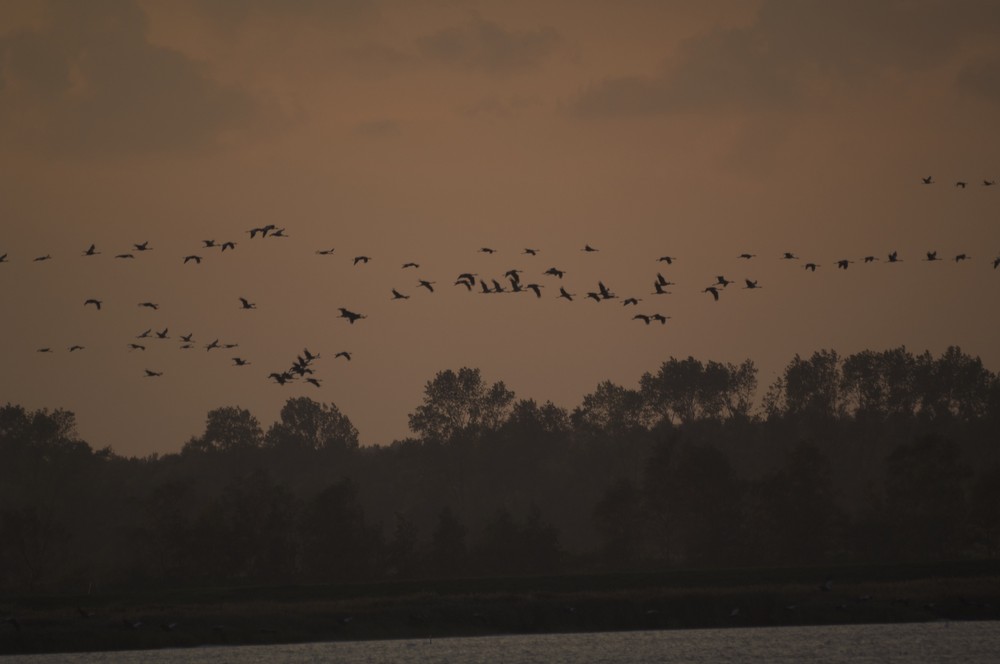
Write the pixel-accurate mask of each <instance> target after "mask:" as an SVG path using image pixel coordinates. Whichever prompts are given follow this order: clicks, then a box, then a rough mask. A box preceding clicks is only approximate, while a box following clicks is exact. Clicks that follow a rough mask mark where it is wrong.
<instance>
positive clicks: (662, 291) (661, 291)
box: [653, 281, 671, 295]
mask: <svg viewBox="0 0 1000 664" xmlns="http://www.w3.org/2000/svg"><path fill="white" fill-rule="evenodd" d="M653 289H654V291H653V295H671V292H670V291H668V290H667V289H666V288H664V287H663V284H661V283H660V282H659V281H654V282H653Z"/></svg>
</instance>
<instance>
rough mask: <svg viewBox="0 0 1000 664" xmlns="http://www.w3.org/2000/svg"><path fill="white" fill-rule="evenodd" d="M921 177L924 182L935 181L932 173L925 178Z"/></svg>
mask: <svg viewBox="0 0 1000 664" xmlns="http://www.w3.org/2000/svg"><path fill="white" fill-rule="evenodd" d="M920 179H921V181H923V183H924V184H933V183H934V179H933V178H932V177H931V176H930V175H928V176H927V177H925V178H920Z"/></svg>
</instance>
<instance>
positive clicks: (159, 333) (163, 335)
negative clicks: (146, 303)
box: [156, 327, 170, 339]
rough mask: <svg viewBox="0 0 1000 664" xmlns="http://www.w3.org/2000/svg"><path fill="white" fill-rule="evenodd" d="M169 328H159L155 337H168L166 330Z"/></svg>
mask: <svg viewBox="0 0 1000 664" xmlns="http://www.w3.org/2000/svg"><path fill="white" fill-rule="evenodd" d="M169 329H170V328H169V327H165V328H163V330H161V331H160V332H157V333H156V338H157V339H169V338H170V337H168V336H167V331H168V330H169Z"/></svg>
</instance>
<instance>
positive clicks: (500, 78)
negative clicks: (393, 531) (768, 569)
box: [0, 0, 1000, 455]
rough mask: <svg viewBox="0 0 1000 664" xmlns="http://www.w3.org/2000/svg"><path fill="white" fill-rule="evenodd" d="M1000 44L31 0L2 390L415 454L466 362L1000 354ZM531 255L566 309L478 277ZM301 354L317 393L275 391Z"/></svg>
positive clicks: (935, 21)
mask: <svg viewBox="0 0 1000 664" xmlns="http://www.w3.org/2000/svg"><path fill="white" fill-rule="evenodd" d="M998 36H1000V4H997V3H995V2H987V1H982V2H978V1H974V0H969V1H965V2H956V1H954V0H947V1H940V2H938V1H934V0H906V1H902V0H901V1H898V2H897V1H894V0H884V1H869V0H866V1H853V0H845V1H844V2H818V1H810V0H796V1H792V0H774V1H771V0H761V1H757V2H754V1H750V0H745V1H708V2H701V3H690V2H669V1H662V2H660V1H654V0H632V1H620V2H618V1H616V2H610V1H608V2H604V1H596V0H594V1H589V2H588V1H580V0H572V1H568V0H567V1H558V2H555V1H553V2H544V1H533V2H518V1H502V2H499V1H498V2H490V1H458V0H427V1H423V2H410V1H405V2H404V1H397V0H384V1H381V0H329V1H321V0H300V1H298V2H284V1H279V0H239V1H237V0H177V1H173V2H152V1H133V0H94V1H91V2H86V3H82V2H75V1H72V0H65V1H56V0H52V1H48V2H46V1H42V0H30V1H21V0H0V145H2V146H3V147H2V149H0V255H3V254H6V259H5V260H4V262H3V263H0V311H2V312H3V318H2V320H3V323H2V326H0V330H2V339H3V344H2V346H0V403H6V402H10V403H15V404H19V405H21V406H24V407H25V408H29V409H37V408H64V409H68V410H71V411H73V412H74V413H75V414H76V417H77V422H78V431H79V434H80V435H81V437H82V438H83V439H84V440H86V441H87V442H89V443H90V444H91V445H92V446H94V447H104V446H111V447H112V448H113V449H114V450H115V451H116V452H118V453H120V454H127V455H146V454H150V453H153V452H157V453H167V452H174V451H177V450H179V449H180V448H181V446H182V445H183V444H184V443H185V442H186V441H187V440H189V439H190V438H191V437H192V436H197V435H199V434H201V433H202V431H203V430H204V423H205V416H206V414H207V413H208V411H210V410H212V409H214V408H219V407H222V406H240V407H242V408H247V409H249V410H250V411H251V412H253V413H254V414H255V415H256V416H257V417H258V419H260V421H261V422H262V424H263V425H264V426H265V427H266V426H268V424H269V423H270V422H272V421H274V420H275V419H276V418H277V417H278V413H279V411H280V408H281V406H282V405H283V404H284V402H285V401H286V400H287V399H288V398H290V397H293V396H308V397H310V398H313V399H315V400H317V401H321V402H324V403H334V404H336V405H337V406H338V407H339V408H340V410H341V411H343V412H344V413H345V414H346V415H348V416H349V417H350V418H351V420H352V421H353V422H354V424H355V426H357V428H358V429H359V431H360V434H361V440H362V442H363V443H365V444H386V443H389V442H391V441H392V440H393V439H398V438H402V437H405V436H407V435H408V433H409V432H408V429H407V416H408V415H409V414H410V413H412V412H413V411H414V409H415V408H416V407H417V406H418V405H419V404H420V403H421V400H422V397H423V388H424V385H425V384H426V382H427V381H428V380H431V379H432V378H433V377H434V375H435V374H436V373H437V372H439V371H442V370H445V369H456V370H457V369H459V368H461V367H465V366H468V367H476V368H479V369H481V371H482V373H483V376H484V378H485V379H486V380H488V381H496V380H502V381H504V382H505V383H506V385H507V386H508V388H510V389H512V390H513V391H514V392H515V393H516V395H517V396H518V397H519V398H533V399H535V400H536V401H538V402H543V401H547V400H551V401H552V402H554V403H556V404H557V405H560V406H563V407H565V408H568V409H572V408H573V407H575V406H577V405H579V403H580V402H581V400H582V398H583V396H584V395H586V394H588V393H590V392H592V391H593V390H594V389H595V388H596V386H597V385H598V383H599V382H601V381H604V380H611V381H614V382H615V383H618V384H621V385H624V386H626V387H636V386H637V385H638V381H639V378H640V376H641V375H642V374H643V373H644V372H646V371H651V372H655V371H656V370H657V369H658V367H659V365H660V364H661V363H662V362H663V361H665V360H666V359H668V358H669V357H678V358H685V357H688V356H694V357H696V358H698V359H701V360H704V361H707V360H717V361H723V362H740V361H742V360H744V359H747V358H750V359H752V360H754V362H755V363H756V364H757V366H758V368H759V370H760V373H759V376H758V380H759V383H760V387H761V393H763V391H764V390H765V389H766V387H767V386H768V385H769V384H770V383H771V382H772V381H773V380H774V379H775V378H776V377H777V376H778V375H779V374H780V372H781V370H782V368H783V367H784V366H785V365H786V364H787V363H788V362H789V361H790V360H791V359H792V357H793V356H794V355H795V354H796V353H798V354H802V355H809V354H811V353H812V352H813V351H816V350H819V349H824V348H831V349H834V350H837V351H838V352H840V353H841V354H843V355H847V354H850V353H854V352H858V351H861V350H864V349H872V350H881V349H886V348H894V347H897V346H900V345H905V346H906V347H907V348H909V349H910V350H912V351H914V352H922V351H924V350H929V351H931V352H932V353H933V354H935V355H937V354H940V353H941V352H943V351H944V350H945V349H946V348H947V347H948V346H950V345H958V346H961V347H962V349H963V350H964V351H965V352H967V353H970V354H972V355H978V356H980V357H981V358H982V360H983V362H984V363H985V364H986V366H987V368H989V369H991V370H993V371H997V370H998V369H1000V344H997V343H996V330H997V328H998V323H1000V308H998V307H997V303H998V301H1000V299H998V298H1000V269H994V268H993V265H992V261H993V259H994V258H996V257H998V256H1000V221H998V220H1000V186H996V187H990V186H985V185H984V184H983V181H984V180H987V181H992V180H994V179H996V180H1000V129H998V123H997V118H998V117H1000V39H998V38H997V37H998ZM928 176H930V177H931V184H924V183H923V181H922V178H926V177H928ZM958 181H963V182H967V183H968V184H967V186H966V187H964V188H963V187H959V186H956V184H955V183H956V182H958ZM270 224H273V225H275V227H277V228H284V229H286V230H285V235H287V237H265V238H262V237H260V236H259V235H258V236H257V237H255V238H251V237H250V235H249V234H248V233H247V231H248V230H249V229H251V228H255V227H262V226H266V225H270ZM209 239H212V240H216V241H217V242H218V243H222V242H224V241H233V242H236V243H237V245H236V248H235V249H234V250H231V251H226V252H225V253H223V252H221V251H220V250H219V249H218V248H205V247H203V242H202V240H209ZM143 242H148V243H149V244H148V246H149V247H151V248H152V249H151V250H149V251H144V252H141V251H137V250H135V249H134V246H133V245H135V244H140V243H143ZM91 244H93V245H95V247H96V251H97V252H99V253H97V254H95V255H93V256H87V255H84V254H85V251H86V250H87V248H88V247H89V246H90V245H91ZM588 244H589V245H590V246H591V247H593V248H596V249H598V251H596V252H585V251H582V249H583V247H584V246H585V245H588ZM483 247H488V248H491V249H494V250H495V253H492V254H486V253H482V252H480V251H479V250H480V249H481V248H483ZM526 248H532V249H537V250H538V253H537V255H535V256H531V255H528V254H525V253H524V250H525V249H526ZM329 249H333V250H334V251H333V252H332V253H329V254H327V255H322V254H319V253H317V252H318V251H321V250H329ZM893 251H896V252H898V256H899V257H900V258H901V259H902V260H901V261H900V262H898V263H895V264H889V263H888V260H887V257H888V254H889V253H890V252H893ZM927 251H937V252H938V255H939V256H940V257H941V258H943V259H944V260H942V261H937V262H927V261H923V260H921V259H922V258H924V257H925V255H926V252H927ZM744 252H746V253H751V254H754V255H755V257H754V258H752V259H750V260H746V259H740V258H738V256H739V254H741V253H744ZM784 252H792V253H794V254H795V255H796V256H797V257H798V259H797V260H783V259H782V258H781V256H782V255H783V253H784ZM121 253H132V254H133V255H134V258H132V259H125V258H122V259H119V258H115V256H116V255H118V254H121ZM960 253H965V254H967V255H969V256H970V257H971V259H970V260H967V261H962V262H956V261H955V260H954V257H955V256H956V255H958V254H960ZM188 255H200V256H202V257H203V260H202V261H201V263H200V264H199V263H196V262H195V261H193V260H192V261H189V262H188V263H186V264H185V263H184V262H183V258H184V257H185V256H188ZM359 255H367V256H370V257H371V260H370V261H369V262H368V263H367V264H359V265H357V266H355V265H354V264H353V259H354V257H356V256H359ZM867 255H873V256H877V257H878V258H879V260H878V261H876V262H873V263H870V264H865V263H863V261H862V258H863V257H864V256H867ZM41 256H51V259H49V260H44V261H35V260H34V259H35V258H38V257H41ZM662 256H671V257H674V258H676V260H674V261H673V262H672V263H671V264H667V263H666V262H661V261H658V260H657V259H658V258H659V257H662ZM841 259H850V260H852V261H855V262H854V263H852V264H850V265H849V268H848V269H847V270H839V269H837V268H836V265H835V262H836V261H837V260H841ZM409 261H413V262H416V263H419V265H420V267H419V268H405V269H404V268H402V267H401V266H402V265H403V264H404V263H406V262H409ZM807 262H814V263H816V264H818V267H817V269H816V271H815V272H809V271H807V270H806V269H804V267H803V266H804V264H805V263H807ZM551 267H556V268H558V269H560V270H562V271H564V272H565V277H564V278H563V279H561V280H560V279H558V278H556V277H553V276H550V275H545V274H543V272H544V271H545V270H547V269H548V268H551ZM515 268H516V269H519V270H523V274H522V276H521V280H522V282H523V283H537V284H539V285H541V286H543V288H542V289H541V293H542V297H540V298H536V297H535V296H534V294H532V293H530V292H527V293H516V294H514V293H508V294H502V295H488V296H487V295H483V294H481V293H476V292H472V293H470V292H467V291H466V289H465V288H464V287H462V286H456V285H454V281H455V278H456V276H457V275H458V274H460V273H462V272H473V273H476V274H477V275H479V277H481V278H486V279H492V278H496V279H498V280H501V281H503V282H504V283H506V280H505V279H504V278H503V274H504V273H505V272H506V271H507V270H510V269H515ZM657 273H660V274H662V275H663V276H664V277H665V278H666V279H667V280H669V281H671V282H674V283H676V286H670V287H669V288H668V290H669V291H670V292H671V294H670V295H655V294H653V282H654V281H655V280H656V275H657ZM719 275H722V276H725V277H726V278H727V279H730V280H733V281H734V282H735V283H733V284H732V285H730V286H728V287H727V288H726V289H725V290H724V291H723V292H722V293H721V297H720V298H719V301H718V302H716V301H714V299H713V298H712V296H711V295H710V294H708V293H705V292H704V290H703V289H704V288H705V287H707V286H709V285H711V284H712V283H713V282H715V281H716V278H717V276H719ZM418 279H425V280H429V281H433V282H435V283H434V289H435V290H434V292H433V293H432V292H429V291H427V290H426V289H424V288H421V287H419V286H418ZM744 279H752V280H756V281H757V282H758V284H759V285H760V286H761V287H760V288H759V289H754V290H749V289H746V288H741V287H742V286H743V285H744ZM599 281H601V282H603V283H604V284H606V285H607V286H608V287H609V289H610V290H612V291H614V292H615V293H616V294H617V295H618V296H619V297H618V298H617V299H609V300H603V301H600V302H597V301H594V300H589V299H587V298H586V293H587V292H589V291H596V290H597V287H598V282H599ZM560 285H562V286H564V287H565V288H566V289H567V291H568V292H570V293H573V294H575V295H576V297H575V298H574V300H573V301H572V302H570V301H567V300H565V299H559V298H558V297H557V295H558V293H559V290H558V289H559V286H560ZM393 288H395V289H397V290H398V291H400V292H401V293H403V294H406V295H409V299H407V300H392V297H391V289H393ZM477 288H478V285H477ZM630 296H634V297H638V298H641V301H640V302H639V304H638V305H635V306H632V307H625V306H623V304H622V301H623V299H624V298H626V297H630ZM240 297H244V298H246V299H247V300H249V301H250V302H252V303H254V304H255V305H256V307H255V308H254V309H243V308H242V306H241V304H240V301H239V298H240ZM91 298H94V299H99V300H101V302H102V307H101V309H100V310H99V311H98V310H97V309H96V308H95V307H94V306H93V305H85V304H84V302H85V301H86V300H87V299H91ZM147 301H149V302H154V303H156V304H158V305H159V309H157V310H152V309H149V308H146V307H140V306H138V305H139V303H141V302H147ZM340 307H344V308H347V309H349V310H351V311H355V312H359V313H363V314H364V315H365V316H366V318H364V319H361V320H359V321H357V323H354V324H351V323H349V322H348V321H347V320H346V319H344V318H341V317H339V308H340ZM636 313H642V314H652V313H662V314H663V315H666V316H670V319H669V320H668V321H667V323H666V324H665V325H658V324H656V323H653V324H651V325H645V324H643V323H642V322H641V321H639V320H634V319H633V318H632V316H633V315H635V314H636ZM147 329H152V330H155V331H162V330H163V329H167V330H168V332H167V336H168V337H169V338H168V339H156V338H146V339H142V340H137V339H136V338H135V337H136V336H137V335H139V334H140V333H142V332H143V331H144V330H147ZM186 334H191V335H193V336H192V339H193V342H194V348H191V349H186V350H182V349H181V348H180V346H181V341H180V336H181V335H186ZM215 339H219V340H220V343H236V344H238V347H236V348H233V349H229V350H212V351H207V350H205V346H206V345H207V344H209V343H210V342H212V341H213V340H215ZM130 343H139V344H142V345H145V346H146V350H130V349H129V346H128V345H129V344H130ZM76 344H78V345H82V346H84V349H83V350H79V351H74V352H70V351H69V350H68V348H69V347H70V346H72V345H76ZM46 347H47V348H51V349H52V351H53V352H51V353H39V352H37V351H38V349H39V348H46ZM304 348H308V349H309V350H310V351H311V352H313V353H319V354H320V355H321V358H320V359H319V360H317V361H316V362H315V363H314V365H313V366H314V368H315V370H316V372H317V373H316V374H315V377H317V378H319V379H320V381H321V384H320V387H315V386H313V385H310V384H307V383H304V382H301V381H297V382H294V383H292V384H288V385H284V386H280V385H277V384H275V383H274V381H272V380H269V379H268V377H267V376H268V374H269V373H271V372H281V371H284V370H285V369H287V368H288V366H289V365H290V364H291V363H292V362H293V361H294V359H295V358H296V356H297V355H298V354H300V353H301V352H302V351H303V349H304ZM345 350H346V351H350V352H351V353H352V359H351V360H350V361H348V360H346V359H344V358H342V357H341V358H335V357H334V355H335V354H336V353H337V352H339V351H345ZM237 356H238V357H241V358H244V359H245V360H247V361H248V362H249V364H248V365H247V366H242V367H237V366H234V365H233V364H234V363H233V360H232V358H233V357H237ZM146 369H149V370H151V371H154V372H157V373H162V374H163V375H161V376H155V377H147V376H146V374H145V370H146Z"/></svg>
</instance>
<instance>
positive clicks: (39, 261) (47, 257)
mask: <svg viewBox="0 0 1000 664" xmlns="http://www.w3.org/2000/svg"><path fill="white" fill-rule="evenodd" d="M50 260H52V255H51V254H45V255H44V256H39V257H38V258H36V259H35V262H36V263H41V262H42V261H50Z"/></svg>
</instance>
